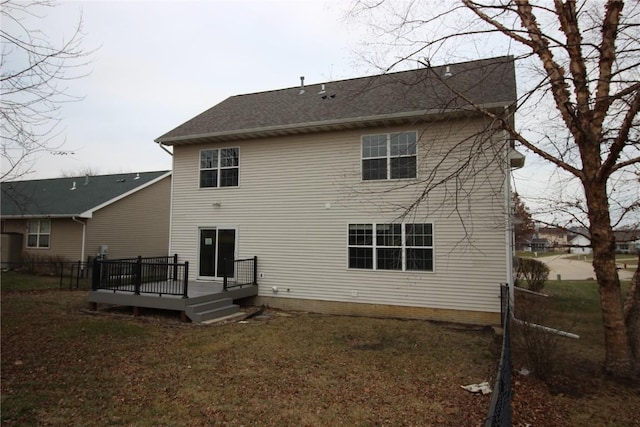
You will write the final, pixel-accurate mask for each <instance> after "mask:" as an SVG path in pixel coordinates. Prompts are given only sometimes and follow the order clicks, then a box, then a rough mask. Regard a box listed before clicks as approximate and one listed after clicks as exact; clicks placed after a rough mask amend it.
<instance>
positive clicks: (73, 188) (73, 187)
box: [69, 181, 76, 191]
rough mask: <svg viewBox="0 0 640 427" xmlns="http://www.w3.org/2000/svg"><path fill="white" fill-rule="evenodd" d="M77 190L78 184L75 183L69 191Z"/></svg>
mask: <svg viewBox="0 0 640 427" xmlns="http://www.w3.org/2000/svg"><path fill="white" fill-rule="evenodd" d="M75 189H76V182H75V181H73V185H72V186H71V188H70V189H69V190H71V191H73V190H75Z"/></svg>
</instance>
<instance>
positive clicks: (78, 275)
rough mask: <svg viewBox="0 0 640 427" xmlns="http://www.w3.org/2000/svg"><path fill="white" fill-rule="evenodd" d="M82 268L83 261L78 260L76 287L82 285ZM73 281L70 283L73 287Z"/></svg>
mask: <svg viewBox="0 0 640 427" xmlns="http://www.w3.org/2000/svg"><path fill="white" fill-rule="evenodd" d="M81 268H82V261H80V260H78V272H77V273H76V289H78V288H79V287H80V270H81ZM71 285H72V283H70V284H69V287H71Z"/></svg>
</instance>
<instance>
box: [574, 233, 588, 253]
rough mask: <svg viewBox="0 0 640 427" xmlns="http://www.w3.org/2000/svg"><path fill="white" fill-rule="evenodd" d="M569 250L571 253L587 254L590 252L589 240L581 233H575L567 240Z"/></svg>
mask: <svg viewBox="0 0 640 427" xmlns="http://www.w3.org/2000/svg"><path fill="white" fill-rule="evenodd" d="M569 252H570V253H572V254H579V255H588V254H590V253H591V252H592V249H591V240H589V239H588V238H587V237H585V236H583V235H582V234H576V235H575V236H574V237H573V238H572V239H571V240H569Z"/></svg>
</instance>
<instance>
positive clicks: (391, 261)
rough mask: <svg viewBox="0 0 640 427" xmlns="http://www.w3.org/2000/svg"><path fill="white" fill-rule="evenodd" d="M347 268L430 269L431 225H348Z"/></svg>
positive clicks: (431, 268)
mask: <svg viewBox="0 0 640 427" xmlns="http://www.w3.org/2000/svg"><path fill="white" fill-rule="evenodd" d="M348 241H349V250H348V251H349V268H359V269H368V270H399V271H433V224H349V236H348Z"/></svg>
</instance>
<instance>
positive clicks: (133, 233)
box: [78, 176, 171, 259]
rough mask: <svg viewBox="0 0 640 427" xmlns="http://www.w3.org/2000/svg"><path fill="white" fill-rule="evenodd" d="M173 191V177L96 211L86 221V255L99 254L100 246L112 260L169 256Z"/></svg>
mask: <svg viewBox="0 0 640 427" xmlns="http://www.w3.org/2000/svg"><path fill="white" fill-rule="evenodd" d="M170 194H171V177H170V176H169V177H166V178H164V179H162V180H161V181H159V182H156V183H155V184H153V185H150V186H148V187H146V188H143V189H141V190H138V191H136V192H135V193H133V194H130V195H128V196H127V197H125V198H123V199H121V200H118V201H116V202H115V203H113V204H110V205H107V206H105V207H103V208H101V209H98V210H97V211H95V212H94V213H93V217H92V218H91V219H88V220H86V221H87V240H86V256H95V255H97V252H98V249H99V246H100V245H107V246H108V247H109V254H108V257H109V258H111V259H114V258H123V257H134V256H137V255H142V256H159V255H166V254H167V250H168V248H169V204H170ZM78 226H79V225H78Z"/></svg>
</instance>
